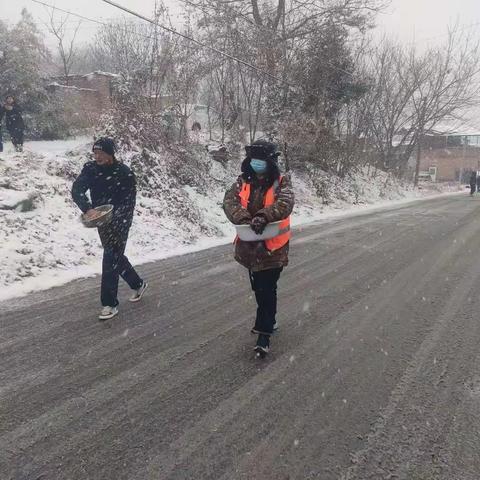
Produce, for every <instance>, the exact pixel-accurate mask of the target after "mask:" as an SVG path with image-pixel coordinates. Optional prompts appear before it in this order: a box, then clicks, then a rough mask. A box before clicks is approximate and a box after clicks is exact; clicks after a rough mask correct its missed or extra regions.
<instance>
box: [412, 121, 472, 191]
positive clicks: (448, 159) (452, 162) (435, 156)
mask: <svg viewBox="0 0 480 480" xmlns="http://www.w3.org/2000/svg"><path fill="white" fill-rule="evenodd" d="M422 144H423V145H422V155H421V160H420V171H422V172H428V171H430V172H436V175H435V181H439V182H444V181H462V182H465V181H466V180H465V179H466V178H467V177H468V174H469V172H471V171H477V170H480V129H479V130H478V131H477V130H475V129H472V130H470V129H469V130H463V131H462V130H459V131H458V132H455V133H449V134H442V133H438V134H430V135H426V136H425V137H424V140H423V142H422Z"/></svg>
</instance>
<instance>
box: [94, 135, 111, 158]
mask: <svg viewBox="0 0 480 480" xmlns="http://www.w3.org/2000/svg"><path fill="white" fill-rule="evenodd" d="M92 150H93V151H95V150H101V151H102V152H105V153H108V155H112V156H113V157H114V156H115V152H116V151H117V147H116V146H115V142H114V141H113V140H112V139H111V138H108V137H101V138H99V139H98V140H96V141H95V143H94V144H93V148H92Z"/></svg>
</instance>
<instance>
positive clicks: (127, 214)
mask: <svg viewBox="0 0 480 480" xmlns="http://www.w3.org/2000/svg"><path fill="white" fill-rule="evenodd" d="M87 190H89V191H90V198H91V201H90V200H89V199H88V197H87V195H86V192H87ZM136 196H137V188H136V178H135V174H134V173H133V172H132V170H130V168H128V167H127V166H126V165H125V164H123V163H120V162H117V161H115V162H114V163H113V165H109V166H99V165H97V163H96V162H87V163H86V164H85V165H84V166H83V170H82V172H81V173H80V175H79V176H78V177H77V179H76V180H75V181H74V182H73V185H72V198H73V201H74V202H75V203H76V204H77V205H78V207H79V208H80V210H81V211H82V212H84V213H85V212H86V211H87V210H89V209H91V208H95V207H99V206H100V205H106V204H111V205H113V208H114V210H113V219H112V222H111V224H110V225H111V226H112V228H114V229H115V230H116V231H117V232H118V234H119V235H120V236H121V237H124V238H126V236H128V230H129V229H130V226H131V225H132V220H133V213H134V211H135V202H136Z"/></svg>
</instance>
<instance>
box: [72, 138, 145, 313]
mask: <svg viewBox="0 0 480 480" xmlns="http://www.w3.org/2000/svg"><path fill="white" fill-rule="evenodd" d="M115 150H116V148H115V143H114V142H113V140H112V139H110V138H106V137H104V138H99V139H98V140H97V141H96V142H95V143H94V144H93V155H94V158H95V161H93V162H87V163H86V164H85V165H84V167H83V170H82V172H81V173H80V175H79V176H78V177H77V179H76V180H75V181H74V182H73V186H72V198H73V201H74V202H75V203H76V204H77V205H78V207H79V208H80V210H81V211H82V212H83V213H84V215H85V217H86V218H87V219H89V218H90V219H93V218H95V216H96V214H97V211H96V210H95V207H100V206H102V205H106V204H110V205H113V218H112V220H111V222H110V223H108V224H106V225H103V226H101V227H98V234H99V236H100V241H101V242H102V246H103V263H102V286H101V295H100V300H101V302H102V306H103V308H102V311H101V312H100V315H99V316H98V318H99V319H100V320H108V319H109V318H112V317H114V316H115V315H117V314H118V304H119V302H118V298H117V292H118V281H119V277H122V278H123V280H125V282H127V284H128V286H129V287H130V288H131V289H132V290H133V295H132V297H131V298H130V301H131V302H138V301H139V300H140V299H141V298H142V296H143V294H144V293H145V290H146V288H147V286H148V284H147V283H146V282H145V281H144V280H142V279H141V278H140V277H139V275H138V274H137V272H136V271H135V269H134V268H133V267H132V265H131V264H130V262H129V261H128V258H127V257H126V256H125V247H126V245H127V240H128V233H129V230H130V226H131V225H132V220H133V213H134V211H135V202H136V196H137V188H136V179H135V175H134V173H133V172H132V170H130V168H128V167H127V166H126V165H125V164H123V163H120V162H119V161H118V160H117V159H116V157H115ZM87 191H89V192H90V199H89V198H88V197H87V195H86V192H87Z"/></svg>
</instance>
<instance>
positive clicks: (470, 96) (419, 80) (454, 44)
mask: <svg viewBox="0 0 480 480" xmlns="http://www.w3.org/2000/svg"><path fill="white" fill-rule="evenodd" d="M408 66H409V70H410V71H411V74H412V76H413V78H414V79H415V83H416V89H415V92H414V95H413V96H412V110H413V112H414V115H415V132H414V137H415V140H416V144H417V160H416V165H415V177H414V183H415V185H417V184H418V177H419V171H420V159H421V147H422V142H423V138H424V135H425V134H428V133H430V132H431V131H432V130H433V129H434V128H435V127H436V126H437V125H438V124H440V123H441V122H446V121H447V122H448V121H452V120H458V119H462V118H463V117H464V116H465V113H466V111H467V110H468V109H469V108H470V107H472V106H473V105H474V104H475V103H476V100H477V98H478V91H479V83H478V80H479V79H478V74H479V73H480V49H479V43H478V41H475V42H474V41H472V39H471V38H470V37H469V36H466V37H465V36H463V35H462V34H461V33H460V31H459V29H458V28H454V29H453V30H452V31H451V32H449V36H448V40H447V42H446V44H445V45H444V46H439V47H434V48H431V49H429V50H427V52H425V53H424V54H423V55H421V56H417V55H416V52H415V50H414V49H412V50H411V52H410V55H409V64H408Z"/></svg>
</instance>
